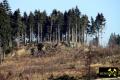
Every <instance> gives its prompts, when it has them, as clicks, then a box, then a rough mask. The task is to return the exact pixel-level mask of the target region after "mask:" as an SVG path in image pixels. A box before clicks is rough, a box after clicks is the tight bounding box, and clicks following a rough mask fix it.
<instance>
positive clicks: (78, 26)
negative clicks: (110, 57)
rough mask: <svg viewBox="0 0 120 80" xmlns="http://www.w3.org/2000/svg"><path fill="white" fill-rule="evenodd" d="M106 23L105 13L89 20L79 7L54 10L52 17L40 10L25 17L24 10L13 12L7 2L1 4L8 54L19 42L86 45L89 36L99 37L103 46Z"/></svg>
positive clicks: (0, 35)
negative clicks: (103, 32) (103, 31)
mask: <svg viewBox="0 0 120 80" xmlns="http://www.w3.org/2000/svg"><path fill="white" fill-rule="evenodd" d="M105 23H106V20H105V17H104V15H103V14H102V13H98V14H97V16H96V17H95V18H93V17H91V19H89V18H88V16H87V15H86V14H82V13H81V12H80V10H79V9H78V7H77V6H76V7H75V8H72V9H69V10H68V11H65V12H61V11H59V10H56V9H54V10H53V11H52V13H51V14H50V15H49V16H48V15H47V13H46V11H43V12H41V11H40V10H35V11H34V12H30V13H29V14H27V13H26V12H24V14H23V16H22V15H21V13H20V9H17V10H16V11H14V12H12V11H11V9H10V6H9V3H8V1H7V0H3V2H1V3H0V40H1V45H2V48H3V49H4V51H6V49H8V48H10V47H12V46H13V41H14V40H15V39H16V38H17V39H21V41H23V44H26V43H27V42H28V43H41V42H61V41H66V42H69V43H70V42H76V43H81V44H86V42H87V39H88V38H87V37H88V36H92V37H94V36H95V37H96V38H98V39H97V45H99V37H100V33H102V30H103V29H104V27H105ZM27 39H28V41H27Z"/></svg>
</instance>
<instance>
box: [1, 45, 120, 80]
mask: <svg viewBox="0 0 120 80" xmlns="http://www.w3.org/2000/svg"><path fill="white" fill-rule="evenodd" d="M46 47H48V45H47V46H45V47H44V48H45V49H44V52H45V54H41V55H40V56H33V55H30V54H31V53H30V49H28V48H27V47H26V46H25V47H24V49H23V48H21V49H18V50H16V53H15V54H19V55H14V56H12V57H11V56H10V55H8V57H6V59H5V60H4V62H3V63H2V64H1V65H0V74H1V75H0V78H1V79H2V78H5V79H3V80H49V79H48V78H50V77H54V78H56V77H59V76H62V75H69V76H74V77H76V78H77V79H78V80H81V79H85V78H84V77H88V72H89V71H90V77H91V78H92V79H93V78H94V79H95V78H97V73H98V69H99V67H105V66H108V67H109V66H110V67H112V66H116V67H120V60H119V59H120V54H119V53H120V50H119V49H117V48H116V49H112V50H111V49H108V48H94V49H93V48H91V50H90V48H87V47H85V48H83V47H77V48H71V47H66V46H65V45H58V46H56V47H49V48H48V49H47V48H46ZM20 53H21V54H20ZM89 53H91V54H90V55H89ZM89 63H90V64H89ZM89 65H90V69H89ZM50 80H52V79H50Z"/></svg>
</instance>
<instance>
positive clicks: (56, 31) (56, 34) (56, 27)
mask: <svg viewBox="0 0 120 80" xmlns="http://www.w3.org/2000/svg"><path fill="white" fill-rule="evenodd" d="M57 41H58V40H57V27H56V43H57Z"/></svg>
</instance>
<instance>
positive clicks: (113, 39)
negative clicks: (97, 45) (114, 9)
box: [108, 33, 120, 47]
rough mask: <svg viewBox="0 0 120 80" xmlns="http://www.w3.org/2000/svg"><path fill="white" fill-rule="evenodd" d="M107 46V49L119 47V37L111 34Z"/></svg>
mask: <svg viewBox="0 0 120 80" xmlns="http://www.w3.org/2000/svg"><path fill="white" fill-rule="evenodd" d="M108 46H109V47H115V46H119V47H120V35H119V34H115V33H112V34H111V35H110V38H109V41H108Z"/></svg>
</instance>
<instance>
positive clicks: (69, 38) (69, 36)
mask: <svg viewBox="0 0 120 80" xmlns="http://www.w3.org/2000/svg"><path fill="white" fill-rule="evenodd" d="M68 40H69V42H70V41H71V35H70V24H69V34H68Z"/></svg>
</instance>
